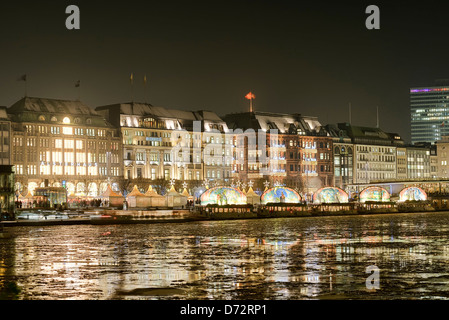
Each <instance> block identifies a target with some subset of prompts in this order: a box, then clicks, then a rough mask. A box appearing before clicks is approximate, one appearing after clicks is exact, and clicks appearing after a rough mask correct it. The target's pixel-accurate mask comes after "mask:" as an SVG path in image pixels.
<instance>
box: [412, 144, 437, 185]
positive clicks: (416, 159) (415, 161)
mask: <svg viewBox="0 0 449 320" xmlns="http://www.w3.org/2000/svg"><path fill="white" fill-rule="evenodd" d="M407 178H408V179H430V178H432V175H431V170H430V143H429V146H426V145H414V146H407Z"/></svg>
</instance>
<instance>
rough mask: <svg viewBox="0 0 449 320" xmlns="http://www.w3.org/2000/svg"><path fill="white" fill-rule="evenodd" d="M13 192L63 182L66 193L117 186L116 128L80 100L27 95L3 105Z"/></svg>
mask: <svg viewBox="0 0 449 320" xmlns="http://www.w3.org/2000/svg"><path fill="white" fill-rule="evenodd" d="M7 112H8V115H9V117H10V119H11V123H12V131H11V136H12V137H11V138H12V153H11V157H12V163H13V164H14V167H15V172H16V183H15V184H16V191H17V192H21V193H22V194H24V193H26V192H27V191H31V192H32V191H33V190H34V189H35V188H36V187H47V186H48V187H50V186H54V187H65V188H66V189H67V193H68V195H69V196H70V195H71V196H79V197H97V196H98V195H99V194H100V193H101V192H102V191H104V190H105V189H106V186H107V184H108V183H110V184H111V185H113V186H114V187H115V188H116V189H118V187H119V184H120V181H121V179H122V176H123V171H122V164H123V152H122V145H121V140H120V137H119V134H118V132H117V130H116V129H115V128H114V127H113V126H112V125H111V124H110V123H109V122H107V121H106V120H105V119H104V118H103V117H102V116H101V115H100V114H98V113H97V112H95V111H94V110H93V109H91V108H90V107H88V106H87V105H85V104H83V103H82V102H79V101H66V100H56V99H43V98H31V97H25V98H23V99H21V100H19V101H18V102H16V103H15V104H14V105H12V106H11V107H10V108H8V109H7Z"/></svg>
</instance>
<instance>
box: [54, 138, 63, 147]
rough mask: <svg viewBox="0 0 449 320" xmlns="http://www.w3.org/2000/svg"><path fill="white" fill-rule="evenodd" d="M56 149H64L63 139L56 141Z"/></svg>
mask: <svg viewBox="0 0 449 320" xmlns="http://www.w3.org/2000/svg"><path fill="white" fill-rule="evenodd" d="M55 148H62V139H55Z"/></svg>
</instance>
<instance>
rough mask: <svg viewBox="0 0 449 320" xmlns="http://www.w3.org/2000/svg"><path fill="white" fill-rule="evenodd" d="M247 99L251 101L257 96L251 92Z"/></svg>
mask: <svg viewBox="0 0 449 320" xmlns="http://www.w3.org/2000/svg"><path fill="white" fill-rule="evenodd" d="M245 98H246V99H248V100H251V99H256V96H255V95H254V93H252V92H249V93H248V94H247V95H246V96H245Z"/></svg>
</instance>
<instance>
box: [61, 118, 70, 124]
mask: <svg viewBox="0 0 449 320" xmlns="http://www.w3.org/2000/svg"><path fill="white" fill-rule="evenodd" d="M62 122H63V123H64V124H70V118H69V117H65V118H64V119H62Z"/></svg>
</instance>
